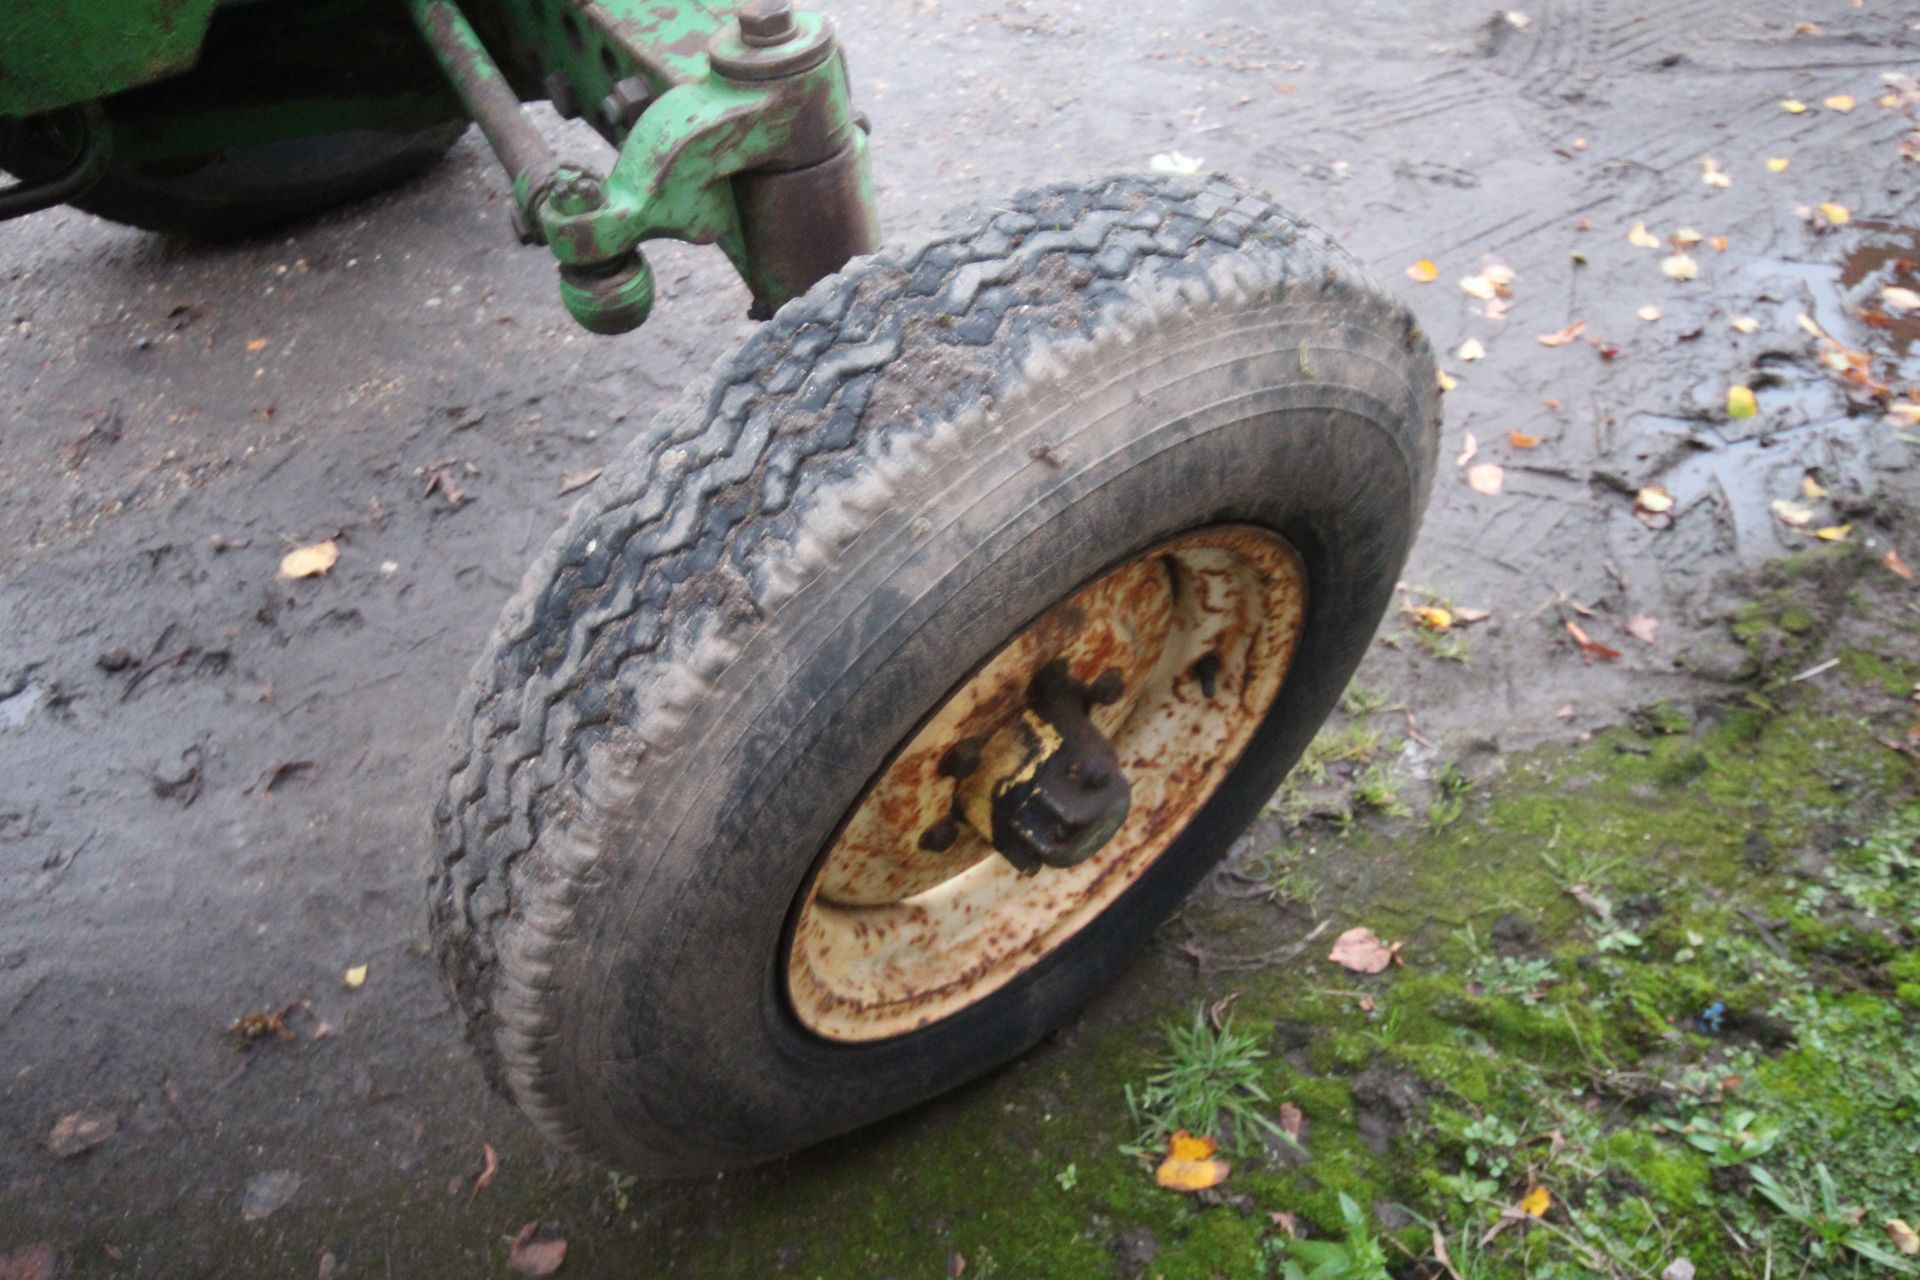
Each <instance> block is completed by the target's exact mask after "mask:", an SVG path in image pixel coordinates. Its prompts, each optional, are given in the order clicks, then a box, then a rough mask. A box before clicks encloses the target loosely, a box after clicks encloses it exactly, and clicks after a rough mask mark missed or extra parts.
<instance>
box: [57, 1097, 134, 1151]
mask: <svg viewBox="0 0 1920 1280" xmlns="http://www.w3.org/2000/svg"><path fill="white" fill-rule="evenodd" d="M119 1130H120V1117H119V1116H117V1115H115V1114H114V1113H113V1112H111V1111H102V1110H99V1109H97V1108H92V1107H86V1108H82V1109H81V1110H79V1111H70V1112H68V1113H67V1114H66V1115H64V1116H61V1117H60V1119H59V1120H58V1121H56V1122H55V1124H54V1126H53V1132H51V1133H49V1134H48V1135H47V1150H49V1151H51V1152H53V1154H54V1155H56V1156H59V1157H60V1158H61V1159H62V1160H69V1159H72V1158H73V1157H74V1156H77V1155H81V1154H82V1153H84V1152H88V1151H91V1150H93V1149H94V1148H95V1147H97V1146H99V1145H100V1144H101V1143H103V1142H105V1141H106V1140H107V1139H108V1138H111V1137H112V1136H113V1135H114V1134H115V1133H117V1132H119Z"/></svg>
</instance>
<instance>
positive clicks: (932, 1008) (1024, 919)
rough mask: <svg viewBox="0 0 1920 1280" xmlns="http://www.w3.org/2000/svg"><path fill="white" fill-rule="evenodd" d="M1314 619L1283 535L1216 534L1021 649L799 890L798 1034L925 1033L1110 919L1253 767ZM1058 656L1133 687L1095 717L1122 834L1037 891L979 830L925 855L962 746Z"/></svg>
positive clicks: (941, 711)
mask: <svg viewBox="0 0 1920 1280" xmlns="http://www.w3.org/2000/svg"><path fill="white" fill-rule="evenodd" d="M1305 610H1306V579H1305V574H1304V572H1303V571H1302V569H1301V565H1300V559H1299V557H1298V556H1297V555H1296V554H1295V553H1294V551H1293V549H1292V547H1290V546H1289V545H1288V544H1287V543H1286V542H1285V540H1283V539H1282V538H1280V537H1279V536H1278V535H1276V534H1273V533H1270V532H1267V531H1266V530H1263V529H1256V528H1252V527H1250V526H1244V525H1215V526H1210V527H1208V528H1204V529H1199V530H1195V531H1194V532H1191V533H1187V534H1184V535H1182V536H1180V537H1177V538H1174V539H1171V540H1170V541H1168V542H1165V543H1162V544H1160V545H1158V546H1156V547H1153V548H1151V549H1149V550H1147V551H1145V552H1143V553H1141V554H1140V555H1138V556H1136V557H1134V558H1133V559H1132V560H1129V561H1128V562H1127V563H1125V564H1123V565H1120V566H1119V567H1118V568H1115V569H1112V570H1110V571H1109V572H1107V573H1105V574H1103V575H1102V576H1101V577H1100V578H1098V579H1096V580H1095V581H1093V582H1092V583H1089V584H1088V585H1087V586H1085V587H1082V588H1081V589H1080V590H1078V591H1076V592H1075V593H1074V594H1073V595H1072V596H1070V597H1068V598H1067V599H1066V600H1064V601H1062V602H1061V603H1060V604H1058V605H1055V606H1054V607H1053V608H1052V609H1050V610H1048V611H1047V612H1046V613H1045V614H1044V615H1042V616H1041V617H1040V618H1039V619H1038V620H1037V621H1035V622H1034V623H1033V624H1032V625H1031V626H1029V627H1028V628H1027V629H1026V630H1025V631H1023V632H1022V633H1021V634H1019V635H1018V636H1015V637H1014V638H1013V639H1012V640H1011V641H1009V642H1008V643H1007V645H1006V646H1005V647H1004V648H1002V649H1001V650H1000V651H999V652H998V653H997V654H995V655H994V656H993V657H992V658H991V659H989V660H988V662H987V663H986V665H985V666H983V667H982V668H981V669H980V670H979V671H978V672H977V673H976V674H975V675H974V676H973V677H972V678H971V679H969V680H968V681H967V682H966V683H965V684H964V685H962V686H961V687H960V688H959V689H958V690H956V691H955V692H954V693H952V694H951V695H949V697H948V698H947V700H946V702H945V703H943V704H942V705H941V706H940V707H939V708H938V709H937V710H936V711H935V712H934V713H933V715H932V716H931V717H929V718H928V719H927V720H926V721H925V723H924V724H923V725H922V727H921V728H920V729H919V731H918V732H917V733H915V735H914V736H913V738H912V739H911V740H909V742H908V743H907V745H906V746H905V748H903V749H902V750H901V751H899V752H898V753H896V755H895V756H894V758H893V760H892V762H891V763H890V764H889V765H888V766H887V767H886V769H885V770H883V771H882V772H881V773H880V774H879V775H878V776H877V777H876V778H875V779H874V781H873V782H872V783H871V784H870V785H869V786H868V788H867V791H866V793H865V795H863V796H862V798H861V799H860V801H859V802H858V803H857V804H856V805H855V807H854V810H853V812H852V813H851V814H850V815H849V816H848V818H847V819H846V821H845V822H844V823H843V824H842V826H841V828H840V831H839V833H838V835H837V836H836V837H835V839H834V842H833V844H832V846H831V847H830V848H829V849H828V850H827V852H826V854H825V855H824V856H823V857H822V858H821V859H820V862H819V864H818V865H817V866H816V868H815V870H814V874H813V876H812V877H811V879H810V880H809V882H808V884H807V886H806V888H805V889H804V890H803V891H802V893H801V897H800V905H799V908H798V910H797V911H796V913H795V917H794V922H793V929H792V935H791V938H792V940H791V943H790V944H789V948H788V953H787V960H786V979H787V995H788V999H789V1001H790V1002H791V1005H792V1008H793V1011H794V1013H795V1015H796V1016H797V1017H798V1018H799V1020H800V1022H801V1023H802V1024H803V1025H804V1026H806V1027H807V1028H808V1029H809V1030H811V1031H813V1032H814V1033H815V1034H817V1035H820V1036H822V1037H824V1038H826V1039H829V1040H837V1041H847V1042H859V1041H869V1040H880V1039H884V1038H886V1037H889V1036H895V1035H900V1034H902V1033H905V1032H908V1031H912V1030H915V1029H917V1028H920V1027H924V1026H927V1025H928V1024H930V1023H932V1022H935V1021H938V1020H939V1019H941V1018H945V1017H947V1016H949V1015H951V1014H953V1013H955V1012H958V1011H959V1010H961V1009H963V1008H965V1007H967V1006H968V1005H971V1004H973V1003H975V1002H976V1001H979V1000H981V999H983V998H984V997H986V996H987V995H989V994H991V993H992V992H994V991H996V990H998V989H999V988H1001V987H1003V986H1005V985H1006V984H1007V983H1008V982H1011V981H1012V980H1013V979H1014V978H1016V977H1018V976H1019V975H1020V974H1021V973H1023V972H1025V971H1026V970H1027V969H1030V968H1032V967H1033V966H1034V965H1035V964H1037V963H1038V962H1039V961H1040V960H1041V959H1043V958H1044V957H1045V956H1046V955H1047V954H1048V953H1049V952H1050V951H1052V950H1053V949H1054V948H1056V947H1058V946H1059V945H1060V944H1061V943H1063V942H1065V941H1066V940H1067V939H1068V938H1069V937H1071V936H1073V934H1074V933H1076V932H1078V931H1079V930H1080V929H1081V928H1083V927H1084V926H1085V925H1086V924H1087V923H1088V922H1089V921H1091V920H1092V919H1093V918H1094V917H1095V916H1097V915H1099V914H1100V912H1101V911H1103V910H1104V909H1105V908H1106V907H1107V906H1108V905H1109V904H1111V903H1112V902H1113V901H1114V899H1116V898H1118V897H1119V896H1120V894H1121V893H1123V892H1124V891H1125V890H1126V889H1127V887H1128V886H1129V885H1132V884H1133V883H1134V882H1135V881H1137V880H1138V879H1139V878H1140V877H1141V875H1143V874H1144V873H1145V872H1146V870H1147V868H1148V867H1149V866H1151V865H1152V864H1153V862H1154V860H1155V859H1156V858H1158V857H1159V856H1160V855H1161V854H1162V853H1164V852H1165V851H1166V848H1167V846H1168V845H1170V844H1171V843H1172V842H1173V839H1174V837H1175V836H1177V835H1178V834H1179V833H1180V831H1181V830H1183V829H1184V828H1185V827H1186V826H1187V824H1188V823H1189V822H1190V821H1191V820H1192V818H1193V815H1194V814H1195V813H1197V812H1198V811H1199V809H1200V808H1201V806H1202V805H1204V804H1205V803H1206V801H1207V800H1208V799H1209V798H1210V797H1211V796H1212V795H1213V793H1214V791H1215V790H1216V789H1217V788H1218V787H1219V785H1220V782H1221V780H1222V779H1224V778H1225V777H1226V775H1227V773H1228V772H1229V771H1230V770H1231V768H1232V767H1233V765H1234V763H1235V762H1236V761H1237V760H1238V759H1239V758H1240V754H1241V752H1242V751H1243V750H1245V748H1246V745H1247V742H1248V740H1249V739H1251V738H1252V736H1253V732H1254V730H1255V729H1257V728H1258V727H1259V725H1260V723H1261V721H1262V720H1264V719H1265V718H1266V714H1267V711H1268V709H1269V708H1270V707H1271V706H1272V704H1273V699H1274V697H1275V695H1277V694H1278V693H1279V691H1280V686H1281V684H1282V683H1283V682H1284V680H1285V678H1286V673H1287V667H1288V665H1289V663H1290V662H1291V661H1292V658H1293V652H1294V648H1295V646H1296V644H1297V643H1298V641H1299V637H1300V628H1301V623H1302V620H1303V618H1304V615H1305ZM1056 659H1065V660H1066V662H1067V664H1068V666H1069V669H1070V671H1071V673H1072V675H1073V677H1074V678H1075V679H1077V680H1079V681H1081V682H1083V683H1089V684H1090V683H1092V682H1093V681H1094V680H1095V679H1096V678H1097V677H1098V676H1099V675H1100V674H1101V673H1102V672H1104V671H1107V670H1110V669H1117V670H1119V671H1120V672H1121V673H1122V676H1123V678H1124V683H1125V693H1124V695H1123V696H1122V697H1121V698H1120V699H1119V700H1118V701H1116V702H1113V703H1111V704H1109V705H1105V706H1097V707H1094V708H1093V709H1092V710H1091V712H1090V713H1089V715H1090V718H1091V719H1092V720H1093V722H1094V724H1095V725H1096V727H1097V728H1098V729H1099V730H1100V731H1101V733H1103V734H1104V735H1106V737H1107V739H1108V740H1109V741H1110V742H1112V744H1113V746H1114V748H1115V751H1116V753H1117V755H1118V757H1119V760H1120V765H1121V769H1122V772H1123V773H1124V774H1125V776H1126V778H1127V781H1128V783H1129V784H1130V785H1131V787H1132V789H1133V805H1132V809H1131V812H1130V813H1129V814H1128V816H1127V818H1126V821H1125V822H1124V823H1123V824H1122V825H1121V826H1120V828H1119V830H1118V831H1117V832H1116V833H1115V835H1114V836H1113V837H1112V838H1111V839H1110V840H1109V841H1108V842H1107V843H1106V844H1105V845H1104V846H1103V847H1102V848H1101V849H1100V850H1099V852H1097V853H1095V854H1094V855H1093V856H1092V857H1091V858H1089V859H1088V860H1087V861H1085V862H1082V863H1080V864H1079V865H1077V866H1073V867H1068V868H1051V867H1049V868H1045V869H1043V870H1041V871H1039V872H1037V873H1035V874H1033V875H1030V876H1022V875H1021V874H1020V873H1019V872H1018V871H1016V870H1015V869H1014V867H1013V865H1012V864H1011V863H1009V862H1008V861H1007V860H1006V859H1005V858H1003V857H1001V856H1000V855H999V854H998V853H996V852H995V851H994V849H993V847H992V845H990V844H989V843H988V842H987V840H986V839H985V838H984V837H983V836H981V835H980V834H978V833H977V832H976V831H975V830H974V829H972V828H971V827H963V828H962V829H961V830H960V832H959V836H958V838H957V839H956V840H954V842H953V843H952V844H951V845H950V846H949V847H947V848H945V849H944V850H940V851H938V852H932V851H929V850H928V849H927V848H925V847H923V845H922V840H921V837H922V835H923V833H924V832H926V830H927V829H928V828H929V827H931V826H933V825H935V824H936V823H938V822H940V821H941V820H942V819H943V818H946V817H948V816H949V815H950V811H951V806H952V801H953V796H954V791H955V786H956V784H955V782H954V780H953V779H952V778H950V777H948V776H945V775H943V774H942V773H941V772H940V763H941V761H942V760H943V759H944V758H946V757H947V753H948V751H949V749H950V748H951V747H952V746H953V744H954V743H956V742H960V741H962V740H965V739H968V738H976V739H977V738H980V737H984V736H986V735H988V734H990V733H991V732H992V731H993V730H994V728H995V727H997V726H999V725H1002V724H1004V723H1006V722H1007V720H1008V718H1009V717H1010V716H1012V715H1016V714H1017V713H1018V708H1020V707H1021V706H1022V705H1023V704H1024V702H1025V699H1026V696H1027V690H1028V687H1029V685H1030V684H1031V682H1032V680H1033V677H1034V675H1035V673H1036V672H1038V671H1039V670H1040V669H1041V668H1042V667H1043V666H1045V665H1046V664H1047V663H1049V662H1052V661H1055V660H1056ZM1209 677H1210V681H1211V684H1212V691H1211V696H1208V692H1207V690H1206V688H1205V686H1206V684H1207V683H1208V682H1209Z"/></svg>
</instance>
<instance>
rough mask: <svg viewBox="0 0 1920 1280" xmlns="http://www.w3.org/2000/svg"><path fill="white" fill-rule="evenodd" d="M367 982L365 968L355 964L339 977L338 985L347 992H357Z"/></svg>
mask: <svg viewBox="0 0 1920 1280" xmlns="http://www.w3.org/2000/svg"><path fill="white" fill-rule="evenodd" d="M366 982H367V966H365V965H363V964H357V965H355V966H353V968H351V969H349V970H347V971H346V972H345V973H343V974H341V975H340V985H341V986H343V987H345V988H346V989H347V990H349V991H358V990H359V989H360V988H361V987H363V986H365V985H366Z"/></svg>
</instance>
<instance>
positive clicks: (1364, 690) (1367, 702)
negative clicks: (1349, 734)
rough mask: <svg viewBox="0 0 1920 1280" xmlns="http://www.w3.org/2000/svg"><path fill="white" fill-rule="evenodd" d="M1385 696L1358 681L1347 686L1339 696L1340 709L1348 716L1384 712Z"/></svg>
mask: <svg viewBox="0 0 1920 1280" xmlns="http://www.w3.org/2000/svg"><path fill="white" fill-rule="evenodd" d="M1386 706H1387V695H1386V694H1384V693H1382V692H1380V691H1379V690H1378V689H1372V688H1369V687H1367V686H1366V685H1364V684H1361V683H1360V682H1359V681H1358V680H1355V681H1354V682H1353V683H1351V684H1349V685H1348V686H1347V690H1346V692H1345V693H1343V694H1341V695H1340V709H1341V710H1342V711H1344V712H1346V713H1347V714H1348V715H1350V716H1370V715H1372V714H1373V713H1374V712H1376V711H1384V710H1386Z"/></svg>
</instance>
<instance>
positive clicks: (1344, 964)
mask: <svg viewBox="0 0 1920 1280" xmlns="http://www.w3.org/2000/svg"><path fill="white" fill-rule="evenodd" d="M1399 958H1400V944H1399V943H1397V942H1396V943H1394V944H1393V945H1391V946H1389V945H1387V944H1386V943H1384V942H1382V941H1380V938H1379V936H1378V935H1377V934H1375V933H1374V931H1373V930H1371V929H1368V928H1366V927H1365V926H1362V925H1356V926H1354V927H1353V928H1351V929H1349V930H1347V931H1346V932H1345V933H1343V934H1341V935H1340V936H1339V937H1337V938H1335V939H1334V940H1333V950H1331V951H1329V952H1327V959H1329V960H1331V961H1333V962H1334V963H1335V964H1337V965H1339V966H1340V967H1341V968H1342V969H1350V970H1352V971H1353V972H1354V973H1385V972H1386V971H1387V969H1389V968H1390V967H1391V966H1392V965H1393V964H1394V963H1395V962H1396V961H1398V960H1399Z"/></svg>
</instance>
